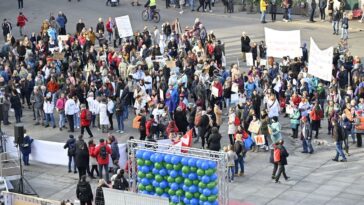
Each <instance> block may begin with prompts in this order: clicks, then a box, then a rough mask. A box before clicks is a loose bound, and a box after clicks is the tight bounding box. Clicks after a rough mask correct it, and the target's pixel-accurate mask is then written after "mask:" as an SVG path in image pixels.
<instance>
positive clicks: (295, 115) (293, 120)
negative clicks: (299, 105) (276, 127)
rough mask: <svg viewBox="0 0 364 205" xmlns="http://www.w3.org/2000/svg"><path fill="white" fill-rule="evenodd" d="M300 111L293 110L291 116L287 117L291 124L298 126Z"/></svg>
mask: <svg viewBox="0 0 364 205" xmlns="http://www.w3.org/2000/svg"><path fill="white" fill-rule="evenodd" d="M300 115H301V114H300V111H299V110H298V109H295V110H294V111H293V113H292V114H290V115H289V118H290V119H291V124H295V125H297V124H300Z"/></svg>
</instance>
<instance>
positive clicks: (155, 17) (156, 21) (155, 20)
mask: <svg viewBox="0 0 364 205" xmlns="http://www.w3.org/2000/svg"><path fill="white" fill-rule="evenodd" d="M160 20H161V15H159V12H155V13H154V15H153V21H154V23H159V21H160Z"/></svg>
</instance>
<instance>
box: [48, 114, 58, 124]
mask: <svg viewBox="0 0 364 205" xmlns="http://www.w3.org/2000/svg"><path fill="white" fill-rule="evenodd" d="M49 121H50V124H51V126H52V127H55V126H56V122H55V121H54V115H53V113H46V125H49Z"/></svg>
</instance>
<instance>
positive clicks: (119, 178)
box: [112, 169, 129, 191]
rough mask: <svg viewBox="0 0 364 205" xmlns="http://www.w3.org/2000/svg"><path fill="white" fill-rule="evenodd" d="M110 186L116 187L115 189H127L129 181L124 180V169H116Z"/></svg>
mask: <svg viewBox="0 0 364 205" xmlns="http://www.w3.org/2000/svg"><path fill="white" fill-rule="evenodd" d="M112 188H113V189H117V190H121V191H126V190H128V188H129V183H128V181H127V180H126V178H125V177H124V170H123V169H118V170H117V174H116V177H115V179H114V183H113V186H112Z"/></svg>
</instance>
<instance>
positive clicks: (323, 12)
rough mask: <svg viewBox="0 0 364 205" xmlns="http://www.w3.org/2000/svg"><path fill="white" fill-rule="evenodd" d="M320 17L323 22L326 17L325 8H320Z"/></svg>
mask: <svg viewBox="0 0 364 205" xmlns="http://www.w3.org/2000/svg"><path fill="white" fill-rule="evenodd" d="M320 16H321V20H325V17H326V14H325V8H320Z"/></svg>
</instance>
